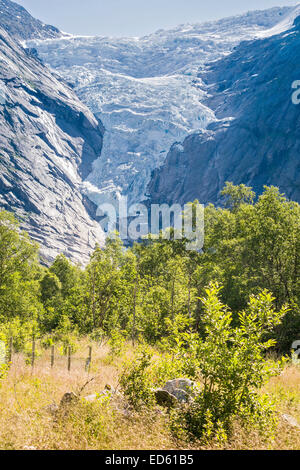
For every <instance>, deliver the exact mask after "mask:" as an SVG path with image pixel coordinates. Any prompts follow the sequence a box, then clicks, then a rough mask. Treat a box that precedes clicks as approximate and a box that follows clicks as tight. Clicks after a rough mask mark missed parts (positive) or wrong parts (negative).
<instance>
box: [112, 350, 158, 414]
mask: <svg viewBox="0 0 300 470" xmlns="http://www.w3.org/2000/svg"><path fill="white" fill-rule="evenodd" d="M150 364H151V354H150V352H149V351H148V350H146V349H143V350H142V351H141V352H140V353H139V354H138V356H137V358H136V360H135V361H134V362H133V363H132V364H131V365H130V366H129V368H128V369H125V371H124V372H123V374H122V375H121V378H120V385H121V389H122V391H123V393H124V395H125V397H126V398H127V400H128V402H129V404H130V405H131V406H132V407H133V408H134V409H135V410H140V409H142V408H143V407H145V406H152V405H153V404H154V394H153V392H152V388H151V387H152V383H151V379H150V374H149V368H150Z"/></svg>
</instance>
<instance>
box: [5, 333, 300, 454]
mask: <svg viewBox="0 0 300 470" xmlns="http://www.w3.org/2000/svg"><path fill="white" fill-rule="evenodd" d="M86 350H87V344H86V343H84V342H82V343H81V344H80V348H79V350H78V351H77V353H76V355H75V358H74V360H73V362H72V370H71V372H70V373H69V372H68V371H67V367H66V359H65V358H63V359H60V360H59V361H58V362H57V363H56V365H55V367H54V369H53V370H51V368H50V365H49V364H50V361H49V353H46V354H44V355H43V356H42V357H41V358H40V359H39V360H38V361H37V362H36V366H35V368H34V370H33V371H32V370H31V367H29V366H26V365H25V363H24V358H23V357H22V356H15V357H14V363H13V365H12V367H11V369H10V371H9V373H8V375H7V377H6V378H5V379H4V380H3V381H2V386H1V389H0V449H24V448H30V447H34V448H35V449H42V450H43V449H61V450H62V449H82V450H84V449H111V450H121V449H132V450H134V449H151V450H156V449H157V450H158V449H159V450H161V449H179V448H181V449H182V448H188V447H189V448H194V449H197V448H201V447H200V446H199V445H197V444H193V446H188V445H186V444H183V443H178V442H175V441H174V439H173V438H172V435H171V434H170V432H169V429H168V424H167V415H166V414H164V413H163V412H161V411H157V410H156V411H154V412H144V413H140V414H130V415H127V414H126V413H124V411H123V409H122V407H120V409H119V410H118V409H116V408H115V407H112V406H111V405H110V404H109V402H107V401H106V400H104V401H102V402H95V403H86V402H84V401H80V402H79V404H77V405H74V407H71V409H70V411H69V413H67V414H66V415H64V416H56V417H54V416H53V415H51V414H50V413H49V411H48V410H47V409H45V407H47V406H48V405H50V404H51V403H53V402H55V403H57V404H58V403H59V402H60V400H61V398H62V396H63V395H64V393H66V392H69V391H73V392H75V393H78V391H79V390H80V389H81V388H82V386H83V385H84V384H85V383H86V382H87V381H88V380H90V379H91V378H93V380H92V381H91V382H90V383H88V385H87V386H86V388H85V389H84V392H83V395H84V396H86V395H89V394H91V393H95V392H99V391H101V390H103V389H104V387H105V385H106V384H111V385H112V386H114V387H117V386H118V376H119V374H120V370H121V364H122V360H123V359H124V358H120V359H116V360H114V361H112V360H111V359H110V358H109V354H108V348H107V347H105V346H103V347H101V348H99V347H94V348H93V366H92V369H91V371H90V374H87V373H86V372H85V371H84V357H86ZM132 354H133V351H132V349H130V348H129V349H128V350H127V352H126V355H127V356H131V355H132ZM76 358H77V359H76ZM79 358H82V359H79ZM265 391H267V392H268V393H269V394H271V395H272V396H273V397H274V399H275V401H276V409H277V411H278V416H280V414H281V413H288V414H290V415H292V416H294V417H295V418H296V419H297V420H298V422H299V423H300V368H299V367H296V366H289V367H287V368H286V369H285V371H284V372H283V374H282V375H281V376H280V377H276V378H273V379H272V380H271V382H270V383H269V384H268V385H267V387H266V389H265ZM222 447H223V448H224V447H225V448H230V449H300V431H299V430H297V429H293V428H291V427H290V426H289V425H288V424H287V423H285V422H284V421H283V420H281V419H279V424H278V429H277V431H276V434H275V436H274V437H273V438H272V439H268V440H263V439H262V437H261V436H260V435H259V434H258V433H255V432H253V433H249V432H247V433H246V432H245V431H243V430H242V429H241V428H239V427H238V426H237V427H236V430H235V433H234V435H233V437H232V439H231V440H230V442H228V443H227V444H226V445H224V444H223V446H222ZM209 448H214V446H213V445H210V447H209ZM216 448H220V447H218V446H216Z"/></svg>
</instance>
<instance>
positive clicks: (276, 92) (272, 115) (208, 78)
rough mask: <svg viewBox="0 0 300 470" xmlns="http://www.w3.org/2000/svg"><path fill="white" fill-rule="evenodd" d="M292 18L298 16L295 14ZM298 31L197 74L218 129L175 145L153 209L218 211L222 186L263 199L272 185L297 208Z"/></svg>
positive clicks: (158, 175)
mask: <svg viewBox="0 0 300 470" xmlns="http://www.w3.org/2000/svg"><path fill="white" fill-rule="evenodd" d="M296 10H297V12H298V15H299V12H300V9H299V7H298V8H297V7H296ZM299 30H300V24H299V21H298V22H295V24H294V26H293V27H291V29H290V30H289V32H288V33H287V31H285V32H283V33H281V34H278V35H272V36H270V37H267V38H266V39H264V40H261V39H258V40H254V41H245V42H242V43H241V44H240V45H239V46H237V47H236V49H235V51H234V52H233V53H232V54H229V55H227V56H226V57H223V58H222V59H221V60H218V61H215V62H213V63H211V64H210V65H209V66H208V67H207V68H205V71H203V72H200V74H199V78H200V79H202V80H203V81H204V83H205V85H206V87H207V91H208V93H209V97H208V98H207V99H206V100H205V101H203V104H205V105H206V106H208V107H209V109H211V110H212V111H213V112H215V115H216V117H217V118H218V121H216V122H213V123H211V124H209V125H208V126H207V128H206V130H203V129H201V130H199V132H197V133H192V134H190V135H189V136H188V137H187V138H186V139H185V140H184V141H183V142H182V144H181V145H180V146H179V145H178V144H174V145H173V146H172V148H171V150H170V152H169V153H168V155H167V157H166V160H165V162H164V164H163V165H162V166H160V167H159V168H157V169H155V170H154V172H153V173H152V178H151V181H150V183H149V185H148V188H147V191H146V194H147V195H149V201H151V203H152V204H161V203H164V204H169V205H172V204H173V203H174V202H176V203H177V204H184V203H187V202H189V201H194V200H195V199H198V200H199V202H200V203H201V204H207V203H209V202H211V203H214V204H221V203H222V202H223V201H222V199H221V197H220V191H221V190H222V189H223V188H224V186H225V182H226V181H231V182H232V183H234V184H241V183H244V184H245V185H247V186H251V187H252V188H253V189H254V191H255V192H256V193H257V194H261V193H262V191H263V187H264V185H268V186H271V185H274V186H278V187H279V188H280V191H281V192H284V193H285V194H286V196H287V198H288V199H292V200H294V201H297V202H300V186H299V184H298V181H299V179H300V168H299V126H300V113H299V106H300V105H295V104H293V102H292V91H293V90H292V88H291V87H292V83H293V82H294V80H296V79H297V78H298V77H297V73H296V71H295V64H299V62H300V37H299V36H300V35H299Z"/></svg>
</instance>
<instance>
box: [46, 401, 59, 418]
mask: <svg viewBox="0 0 300 470" xmlns="http://www.w3.org/2000/svg"><path fill="white" fill-rule="evenodd" d="M44 410H45V411H46V412H47V413H49V414H51V415H53V416H55V415H56V413H57V412H58V410H59V407H58V406H57V404H56V403H54V402H53V403H51V404H50V405H47V406H45V407H44Z"/></svg>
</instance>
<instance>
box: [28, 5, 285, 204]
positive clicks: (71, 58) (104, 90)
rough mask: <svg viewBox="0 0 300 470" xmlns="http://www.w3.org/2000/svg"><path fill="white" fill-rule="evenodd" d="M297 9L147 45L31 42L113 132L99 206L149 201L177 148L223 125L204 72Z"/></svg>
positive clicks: (97, 183)
mask: <svg viewBox="0 0 300 470" xmlns="http://www.w3.org/2000/svg"><path fill="white" fill-rule="evenodd" d="M290 11H291V9H290V8H273V9H271V10H266V11H256V12H250V13H247V14H245V15H241V16H237V17H233V18H226V19H223V20H220V21H215V22H209V23H204V24H194V25H181V26H179V27H177V28H174V29H173V30H169V31H163V30H161V31H158V32H156V33H155V34H152V35H149V36H146V37H143V38H123V39H118V38H104V37H74V36H73V37H71V36H70V37H68V38H61V39H53V40H52V39H49V40H34V41H28V42H27V44H28V46H31V47H36V48H37V50H38V53H39V56H40V57H41V58H42V59H43V61H44V62H45V63H47V64H48V65H49V66H50V67H51V68H52V69H54V70H56V71H57V72H59V73H60V74H61V76H62V77H64V78H65V79H67V80H68V81H71V82H73V83H74V86H75V90H76V92H77V94H78V96H79V97H80V98H81V99H82V101H83V102H84V103H85V104H87V105H88V107H89V108H90V109H91V110H92V111H93V112H94V113H96V115H98V116H100V117H101V120H102V121H103V123H104V126H105V128H106V133H105V138H104V145H103V151H102V155H101V158H99V159H98V160H97V161H96V162H95V163H94V165H93V170H92V172H91V173H90V174H89V175H88V177H87V178H86V181H85V185H84V187H85V192H86V194H87V195H88V197H89V198H90V199H91V200H92V201H93V202H94V203H96V204H99V203H101V202H107V201H108V200H114V199H115V198H118V196H119V195H120V194H127V195H128V196H129V199H130V201H131V202H138V201H140V200H143V199H144V197H145V192H146V187H147V184H148V183H149V181H150V178H151V172H152V170H153V169H155V168H157V167H159V166H160V165H162V164H163V163H164V161H165V159H166V156H167V154H168V151H169V149H170V146H171V145H172V144H173V143H174V142H176V141H181V140H183V139H184V138H185V137H186V136H188V135H189V134H190V133H193V132H195V131H197V130H198V129H205V128H206V127H207V126H208V125H209V124H210V123H212V122H214V121H215V120H216V117H215V115H214V112H213V111H212V110H211V109H210V108H209V106H207V105H206V104H205V103H204V101H205V98H206V94H207V91H206V87H205V85H204V83H203V79H202V77H199V76H198V75H199V67H201V68H202V69H203V68H205V65H204V64H205V63H207V62H208V61H213V60H217V59H220V58H221V57H224V56H226V55H228V54H229V53H230V52H232V50H233V49H234V47H235V46H237V45H238V44H239V43H240V42H241V41H244V40H250V39H253V38H254V37H256V36H257V35H259V34H264V33H265V32H266V31H267V30H268V29H269V28H272V27H274V26H275V25H277V24H278V22H280V21H281V19H282V18H283V17H285V15H286V14H287V13H289V12H290Z"/></svg>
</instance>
